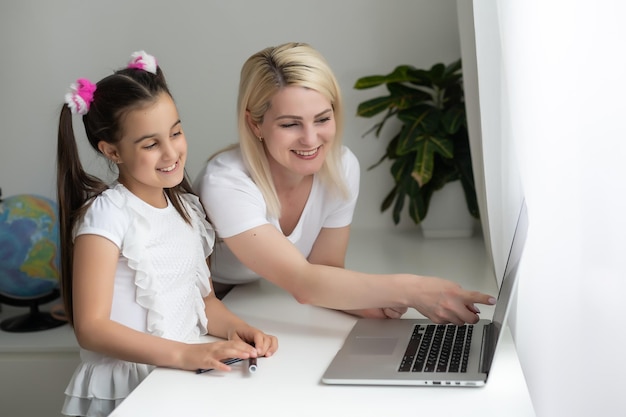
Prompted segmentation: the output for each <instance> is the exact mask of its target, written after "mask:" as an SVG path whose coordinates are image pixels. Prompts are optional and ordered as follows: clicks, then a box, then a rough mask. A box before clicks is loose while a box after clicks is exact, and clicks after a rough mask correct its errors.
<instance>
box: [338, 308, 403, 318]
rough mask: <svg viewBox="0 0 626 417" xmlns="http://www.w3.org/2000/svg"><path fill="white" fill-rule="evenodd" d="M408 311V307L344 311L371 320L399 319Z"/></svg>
mask: <svg viewBox="0 0 626 417" xmlns="http://www.w3.org/2000/svg"><path fill="white" fill-rule="evenodd" d="M407 310H408V308H407V307H385V308H367V309H363V310H344V311H345V312H346V313H349V314H352V315H354V316H358V317H365V318H370V319H399V318H400V317H402V315H403V314H404V313H406V312H407Z"/></svg>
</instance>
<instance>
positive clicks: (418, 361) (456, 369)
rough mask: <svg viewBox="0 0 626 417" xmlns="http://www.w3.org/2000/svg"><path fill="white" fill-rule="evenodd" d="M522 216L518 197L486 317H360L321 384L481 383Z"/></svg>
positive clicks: (524, 225) (511, 282)
mask: <svg viewBox="0 0 626 417" xmlns="http://www.w3.org/2000/svg"><path fill="white" fill-rule="evenodd" d="M527 229H528V215H527V211H526V203H525V201H522V204H521V209H520V211H519V215H518V217H517V224H516V227H515V232H514V235H513V239H512V243H511V248H510V251H509V255H508V260H507V264H506V268H505V271H504V277H503V279H502V283H501V285H500V292H499V294H498V301H497V303H496V306H495V310H494V313H493V319H492V320H486V319H481V320H480V321H479V322H478V323H476V324H473V325H471V324H466V325H464V326H456V325H454V324H448V325H438V324H435V323H433V322H431V321H429V320H428V319H398V320H388V319H366V318H360V319H358V320H357V322H356V324H355V325H354V327H353V328H352V330H351V331H350V333H349V334H348V336H347V337H346V340H345V342H344V345H343V346H342V348H341V349H340V350H339V351H338V352H337V354H336V356H335V357H334V359H333V360H332V362H331V363H330V365H329V366H328V368H327V369H326V371H325V373H324V374H323V376H322V382H324V383H326V384H343V385H425V386H456V387H468V386H469V387H478V386H483V385H485V383H486V382H487V377H488V376H489V371H490V369H491V364H492V361H493V356H494V354H495V351H496V347H497V345H498V341H499V340H500V337H501V330H502V328H503V325H504V323H505V321H506V318H507V315H508V312H509V307H510V301H511V296H512V294H513V293H514V291H515V288H516V284H517V269H518V265H519V262H520V259H521V256H522V251H523V249H524V243H525V241H526V232H527Z"/></svg>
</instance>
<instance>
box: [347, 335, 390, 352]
mask: <svg viewBox="0 0 626 417" xmlns="http://www.w3.org/2000/svg"><path fill="white" fill-rule="evenodd" d="M397 342H398V338H395V337H357V338H356V339H355V343H354V344H353V345H352V353H356V354H359V355H389V354H391V353H393V350H394V348H395V347H396V343H397Z"/></svg>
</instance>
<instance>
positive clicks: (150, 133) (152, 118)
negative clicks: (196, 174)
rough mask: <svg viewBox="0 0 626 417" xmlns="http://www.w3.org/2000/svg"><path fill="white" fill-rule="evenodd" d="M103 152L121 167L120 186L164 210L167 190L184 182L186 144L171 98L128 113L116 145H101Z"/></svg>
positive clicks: (164, 94)
mask: <svg viewBox="0 0 626 417" xmlns="http://www.w3.org/2000/svg"><path fill="white" fill-rule="evenodd" d="M99 147H100V150H101V151H102V153H103V154H105V155H106V156H107V157H108V158H109V159H111V160H112V161H114V162H116V163H117V164H118V167H119V182H120V183H122V184H124V186H125V187H126V188H128V189H129V190H130V191H131V192H132V193H133V194H135V195H136V196H138V197H139V198H141V199H142V200H144V201H145V202H147V203H148V204H152V205H153V206H155V207H164V204H165V202H166V200H165V197H164V195H163V189H164V188H172V187H174V186H176V185H178V184H180V183H181V182H182V180H183V178H184V175H185V173H184V169H185V161H186V158H187V141H186V139H185V135H184V132H183V128H182V125H181V122H180V119H179V117H178V111H177V109H176V105H175V104H174V101H173V100H172V98H171V97H170V96H169V95H168V94H166V93H163V94H161V95H160V96H159V98H158V99H157V101H156V102H154V103H151V104H149V105H148V106H146V107H141V108H138V109H136V110H132V111H130V112H128V113H127V114H126V115H125V116H124V119H123V129H122V137H121V139H120V141H119V142H117V143H116V144H114V145H113V144H108V143H106V142H100V144H99Z"/></svg>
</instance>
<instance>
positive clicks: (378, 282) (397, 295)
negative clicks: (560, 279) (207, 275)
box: [224, 225, 495, 324]
mask: <svg viewBox="0 0 626 417" xmlns="http://www.w3.org/2000/svg"><path fill="white" fill-rule="evenodd" d="M324 233H329V234H330V232H328V231H326V232H324ZM342 233H343V234H342ZM345 233H347V230H344V231H343V232H339V233H338V235H337V237H338V239H339V243H337V242H334V241H330V240H329V239H327V238H324V239H323V240H322V241H316V243H315V246H314V250H315V253H312V254H311V257H310V258H309V259H308V260H307V259H305V258H304V257H303V256H302V254H301V253H300V252H299V251H298V250H297V248H295V247H294V246H293V245H292V244H291V242H289V240H288V239H287V238H286V237H285V236H283V235H282V234H281V233H280V232H279V231H278V230H277V229H276V228H275V227H274V226H272V225H262V226H259V227H255V228H253V229H250V230H248V231H246V232H243V233H240V234H238V235H235V236H233V237H229V238H226V239H224V242H225V243H226V244H227V245H228V247H229V248H230V250H231V251H232V252H233V253H234V254H235V256H237V258H238V259H239V260H240V261H241V262H242V263H243V264H244V265H246V266H247V267H248V268H250V269H251V270H253V271H254V272H255V273H257V274H259V275H260V276H262V277H264V278H266V279H267V280H269V281H271V282H273V283H275V284H276V285H278V286H280V287H282V288H284V289H285V290H286V291H288V292H289V293H291V294H292V295H293V296H294V297H295V298H296V299H297V300H298V302H300V303H305V304H313V305H317V306H321V307H328V308H333V309H337V310H360V309H370V308H385V307H391V308H400V309H402V308H404V307H412V308H415V309H417V310H418V311H419V312H421V313H422V314H424V315H425V316H426V317H428V318H430V319H431V320H433V321H434V322H436V323H455V324H462V323H475V322H476V321H478V315H477V310H476V307H475V306H474V304H475V303H481V304H492V303H494V302H495V300H494V299H493V298H492V297H490V296H489V295H487V294H482V293H479V292H476V291H466V290H464V289H463V288H461V286H459V285H458V284H456V283H454V282H451V281H447V280H443V279H440V278H435V277H426V276H418V275H412V274H367V273H362V272H357V271H351V270H347V269H344V268H343V267H340V266H338V265H332V266H329V265H321V264H318V263H315V262H316V261H319V260H321V259H322V258H324V255H325V254H329V253H330V252H332V251H333V250H339V251H341V252H342V257H345V251H346V246H345V245H346V244H347V240H346V239H347V236H346V234H345ZM320 236H322V235H320ZM341 248H343V249H341ZM334 262H335V263H337V262H336V261H334ZM341 265H343V261H342V262H341Z"/></svg>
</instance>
